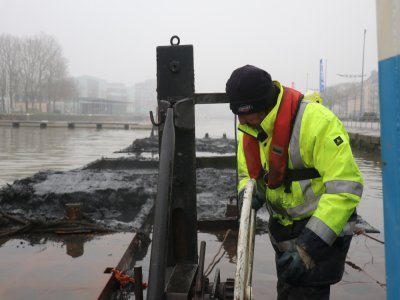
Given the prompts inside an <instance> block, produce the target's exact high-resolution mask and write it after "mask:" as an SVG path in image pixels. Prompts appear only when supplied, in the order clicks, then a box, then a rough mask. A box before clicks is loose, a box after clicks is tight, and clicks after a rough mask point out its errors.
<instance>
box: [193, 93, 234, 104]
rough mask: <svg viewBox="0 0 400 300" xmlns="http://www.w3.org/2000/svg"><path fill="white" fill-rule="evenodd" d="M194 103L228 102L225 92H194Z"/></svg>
mask: <svg viewBox="0 0 400 300" xmlns="http://www.w3.org/2000/svg"><path fill="white" fill-rule="evenodd" d="M194 103H195V104H217V103H229V100H228V97H227V96H226V94H225V93H196V94H194Z"/></svg>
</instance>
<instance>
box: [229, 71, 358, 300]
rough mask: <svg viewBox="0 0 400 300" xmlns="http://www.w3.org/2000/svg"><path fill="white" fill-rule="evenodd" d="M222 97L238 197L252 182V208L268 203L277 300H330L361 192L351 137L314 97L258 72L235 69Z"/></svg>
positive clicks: (342, 264) (339, 274)
mask: <svg viewBox="0 0 400 300" xmlns="http://www.w3.org/2000/svg"><path fill="white" fill-rule="evenodd" d="M226 93H227V96H228V98H229V103H230V109H231V110H232V112H233V113H234V114H236V115H237V116H238V119H239V123H240V125H239V127H238V130H239V144H238V153H237V159H238V175H239V185H238V194H239V199H241V195H242V194H243V188H244V186H245V184H246V182H247V181H248V180H249V179H250V178H253V179H255V180H256V182H257V191H256V192H255V193H253V198H252V207H253V208H254V209H258V208H260V207H261V206H262V205H264V204H265V203H266V206H267V209H268V212H269V215H270V218H269V225H268V226H269V235H270V239H271V243H272V245H273V247H274V249H275V252H276V253H275V254H276V255H275V258H276V268H277V274H278V284H277V290H278V299H328V298H329V294H330V285H331V284H334V283H336V282H338V281H340V280H341V278H342V276H343V272H344V264H345V258H346V254H347V251H348V249H349V246H350V242H351V239H352V235H353V231H354V226H355V221H356V217H357V215H356V207H357V205H358V203H359V202H360V198H361V194H362V190H363V178H362V175H361V173H360V170H359V168H358V166H357V164H356V162H355V160H354V157H353V154H352V151H351V147H350V141H349V136H348V134H347V132H346V130H345V128H344V126H343V125H342V123H341V122H340V120H339V119H338V118H337V117H336V116H335V115H334V114H333V113H332V112H331V111H330V110H329V109H328V108H326V107H325V106H323V105H322V104H321V102H322V101H318V98H319V96H318V95H317V96H316V94H313V97H310V99H309V100H307V97H304V96H303V95H302V94H301V93H300V92H298V91H296V90H294V89H291V88H287V87H284V86H282V85H281V84H280V83H279V82H278V81H272V80H271V76H270V75H269V74H268V73H267V72H266V71H264V70H262V69H259V68H257V67H254V66H250V65H246V66H243V67H241V68H238V69H236V70H234V71H233V73H232V75H231V76H230V78H229V80H228V81H227V83H226ZM316 99H317V100H316ZM319 99H320V98H319Z"/></svg>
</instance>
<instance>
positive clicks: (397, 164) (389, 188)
mask: <svg viewBox="0 0 400 300" xmlns="http://www.w3.org/2000/svg"><path fill="white" fill-rule="evenodd" d="M379 96H380V112H381V147H382V179H383V198H384V203H383V207H384V219H385V259H386V282H387V299H389V300H392V299H393V300H394V299H395V300H399V299H400V255H399V251H400V56H395V57H393V58H389V59H385V60H382V61H380V62H379Z"/></svg>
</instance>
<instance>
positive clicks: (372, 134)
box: [347, 127, 381, 152]
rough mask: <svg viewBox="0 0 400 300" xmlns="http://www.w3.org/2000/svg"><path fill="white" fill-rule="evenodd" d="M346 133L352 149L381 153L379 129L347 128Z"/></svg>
mask: <svg viewBox="0 0 400 300" xmlns="http://www.w3.org/2000/svg"><path fill="white" fill-rule="evenodd" d="M347 131H348V133H349V137H350V142H351V145H352V146H353V147H355V148H357V149H361V150H366V151H377V152H380V151H381V135H380V130H379V129H372V128H356V127H349V128H347Z"/></svg>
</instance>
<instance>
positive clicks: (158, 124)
mask: <svg viewBox="0 0 400 300" xmlns="http://www.w3.org/2000/svg"><path fill="white" fill-rule="evenodd" d="M149 113H150V121H151V124H153V126H157V127H158V126H160V125H161V124H162V123H163V121H161V122H159V123H156V121H154V116H153V111H149Z"/></svg>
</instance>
